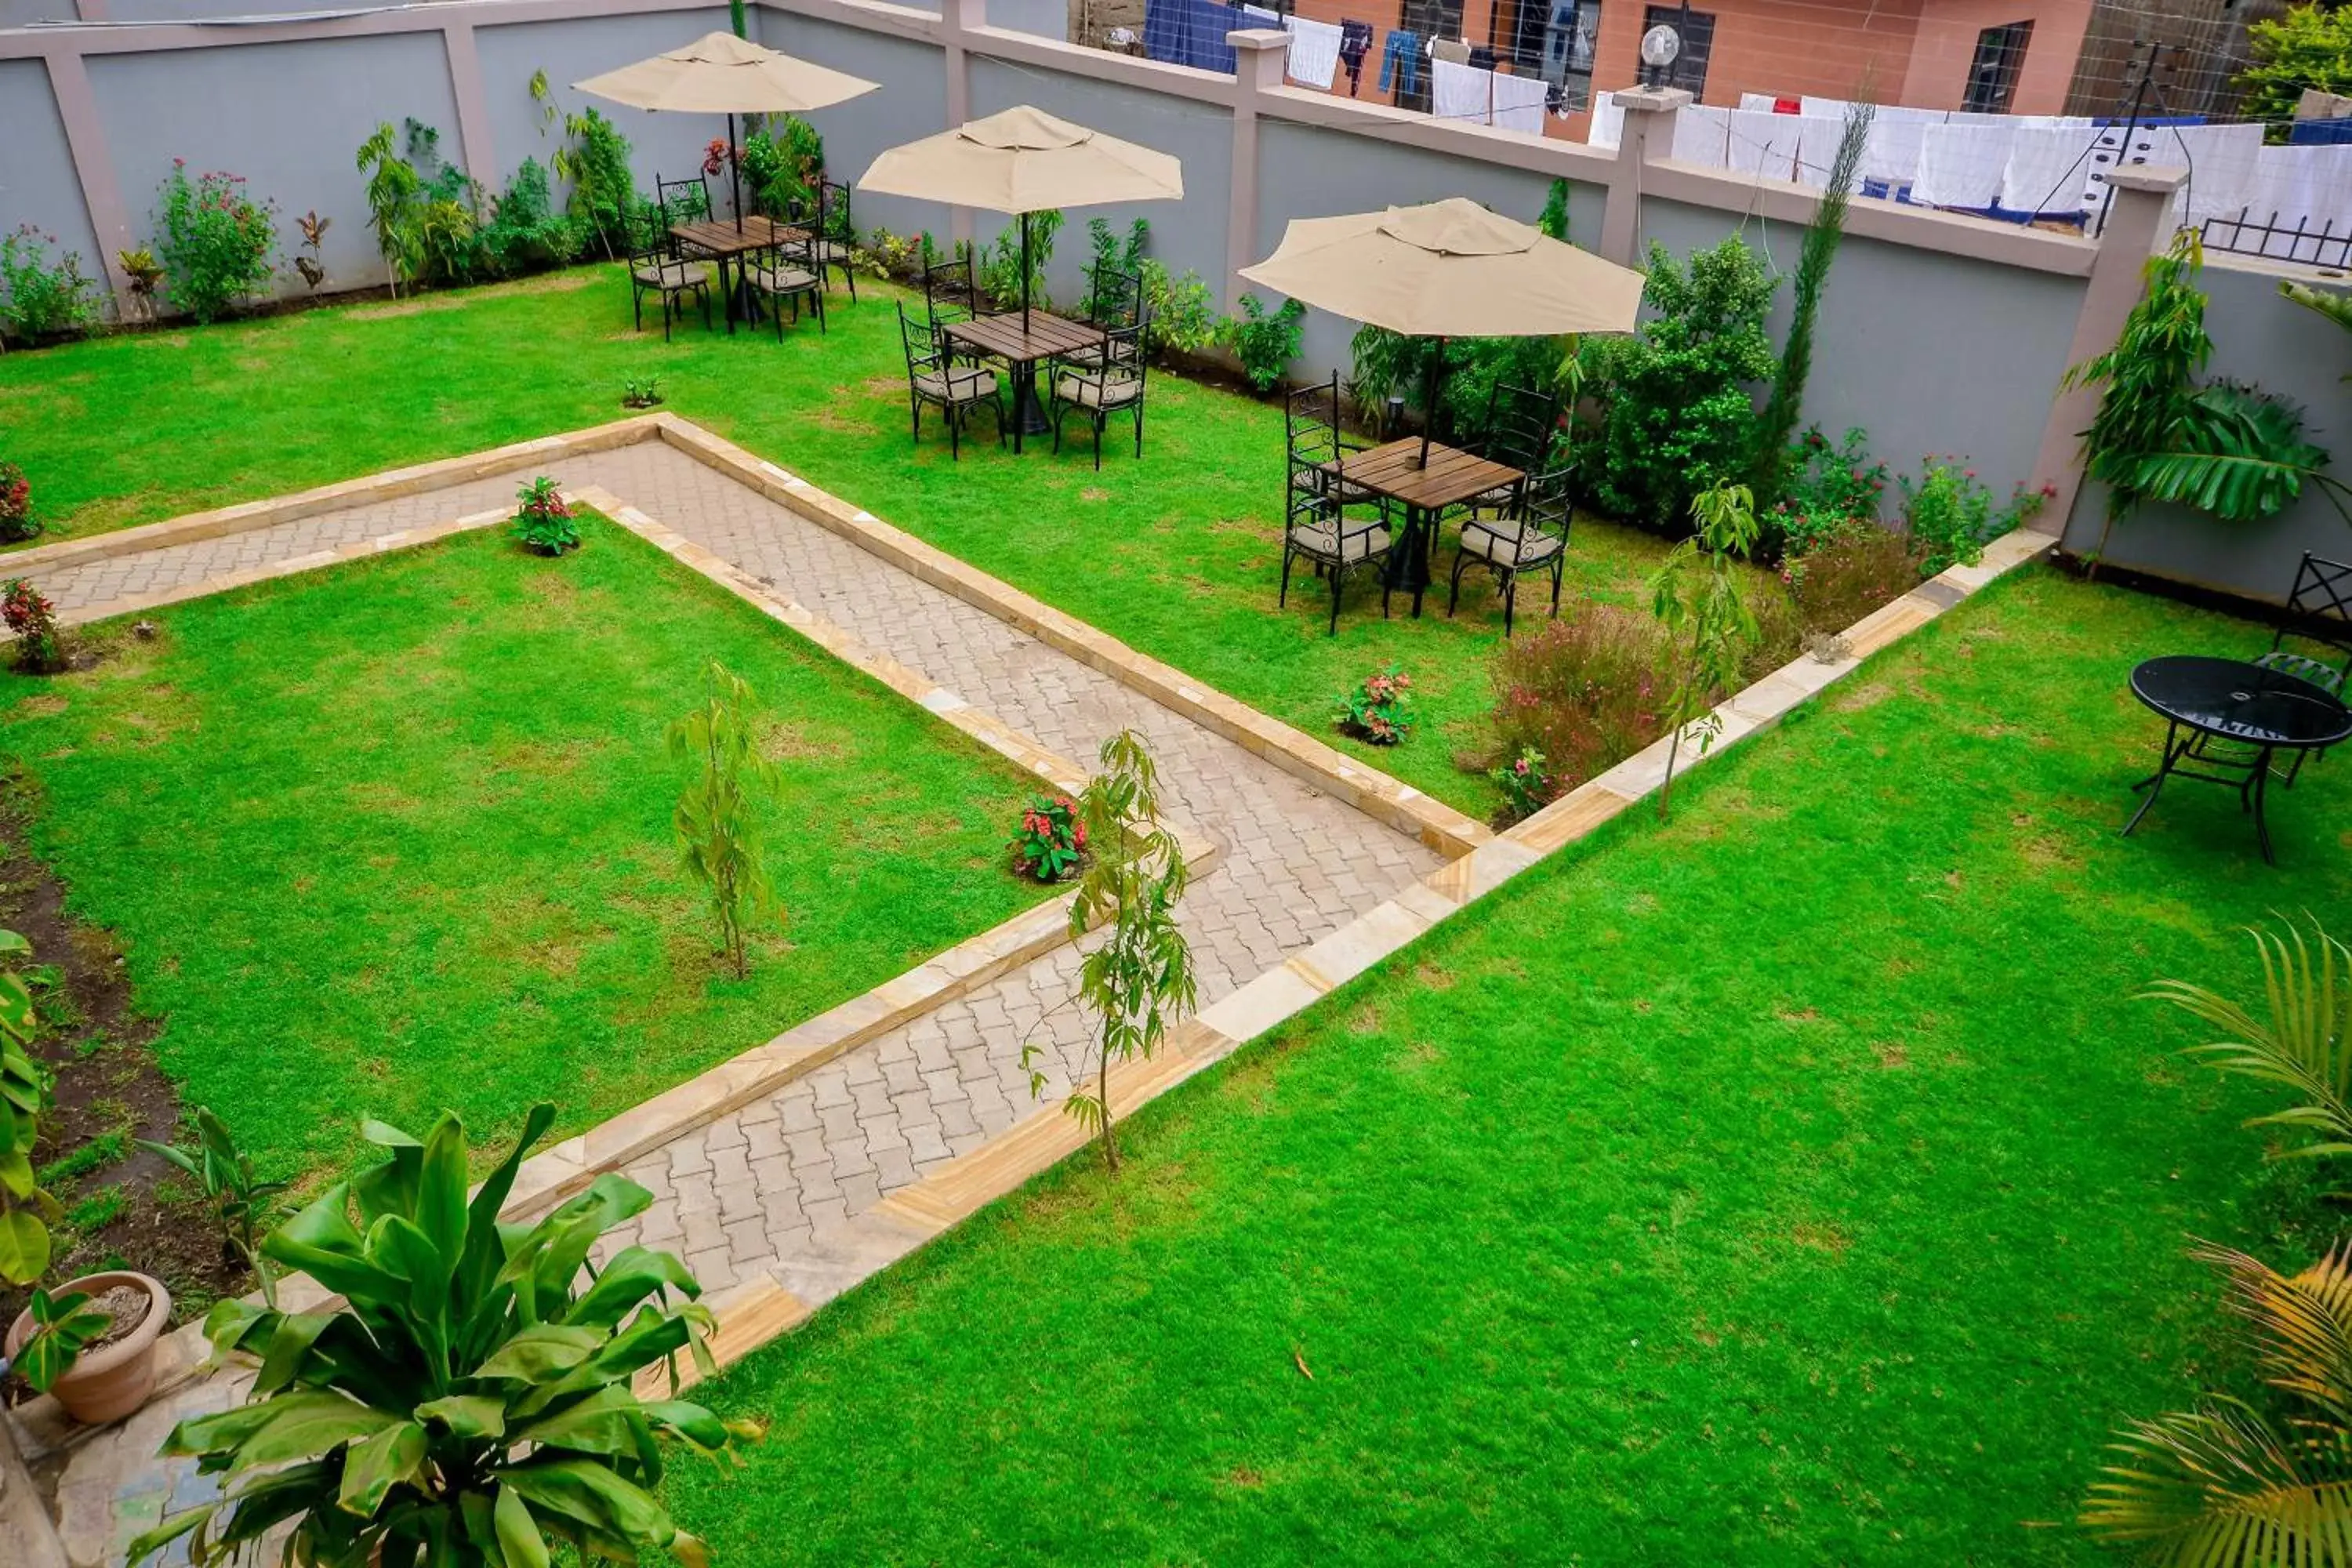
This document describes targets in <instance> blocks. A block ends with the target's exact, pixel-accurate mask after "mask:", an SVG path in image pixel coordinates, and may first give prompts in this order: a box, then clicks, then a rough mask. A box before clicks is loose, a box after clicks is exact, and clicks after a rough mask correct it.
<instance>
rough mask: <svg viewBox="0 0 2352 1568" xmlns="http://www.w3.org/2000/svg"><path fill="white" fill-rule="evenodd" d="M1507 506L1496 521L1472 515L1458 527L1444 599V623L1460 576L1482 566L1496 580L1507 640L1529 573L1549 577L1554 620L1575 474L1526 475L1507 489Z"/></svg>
mask: <svg viewBox="0 0 2352 1568" xmlns="http://www.w3.org/2000/svg"><path fill="white" fill-rule="evenodd" d="M1512 490H1513V492H1514V493H1513V496H1512V500H1511V505H1510V506H1509V507H1508V508H1507V510H1505V511H1504V513H1503V514H1502V515H1501V516H1500V517H1483V516H1476V515H1473V516H1472V517H1471V518H1469V519H1468V520H1467V521H1465V522H1464V523H1463V525H1462V537H1461V539H1460V541H1459V542H1458V544H1457V547H1456V548H1455V550H1454V581H1453V584H1452V586H1451V589H1450V591H1449V592H1448V593H1447V595H1446V598H1445V613H1446V615H1447V616H1448V617H1451V616H1453V614H1454V607H1455V606H1456V605H1459V604H1460V603H1461V602H1462V574H1463V572H1464V571H1465V569H1466V568H1468V567H1471V566H1484V567H1486V569H1487V570H1488V571H1490V572H1492V573H1493V574H1495V582H1496V586H1497V587H1498V588H1499V589H1501V591H1502V595H1503V635H1504V636H1505V637H1509V636H1510V635H1511V620H1512V616H1513V615H1514V613H1515V612H1516V611H1517V607H1518V594H1519V578H1520V577H1521V576H1522V575H1524V574H1528V573H1531V572H1534V573H1549V574H1550V576H1551V613H1552V615H1553V616H1554V617H1555V618H1556V617H1558V616H1559V585H1560V579H1561V577H1562V576H1563V575H1565V574H1566V572H1567V569H1568V531H1569V526H1570V523H1572V522H1574V521H1575V520H1576V493H1575V489H1574V473H1573V471H1572V470H1571V469H1570V468H1553V469H1550V470H1549V471H1547V472H1544V473H1540V474H1529V475H1528V477H1527V478H1525V479H1521V480H1520V481H1519V482H1518V483H1517V485H1514V486H1513V487H1512Z"/></svg>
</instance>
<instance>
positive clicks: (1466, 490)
mask: <svg viewBox="0 0 2352 1568" xmlns="http://www.w3.org/2000/svg"><path fill="white" fill-rule="evenodd" d="M1422 450H1423V448H1422V444H1421V437H1418V436H1409V437H1405V438H1404V439H1403V440H1402V441H1391V442H1389V443H1388V444H1387V445H1386V446H1382V447H1372V448H1371V449H1370V450H1369V451H1363V452H1350V453H1349V454H1348V456H1347V457H1345V458H1339V459H1337V460H1336V461H1333V462H1329V463H1326V464H1325V465H1323V466H1324V467H1325V468H1330V469H1334V470H1336V471H1337V472H1338V474H1339V477H1340V478H1341V479H1345V480H1347V481H1348V483H1349V484H1351V485H1355V486H1358V487H1360V489H1367V490H1370V491H1371V492H1372V493H1373V494H1375V495H1383V496H1387V497H1388V498H1389V499H1391V500H1398V501H1402V502H1403V503H1404V520H1405V521H1404V534H1405V536H1404V539H1403V540H1402V544H1403V548H1402V549H1401V550H1394V551H1391V552H1390V553H1389V564H1388V572H1387V586H1389V587H1391V588H1406V589H1411V590H1412V613H1413V616H1414V618H1415V619H1419V618H1420V616H1421V595H1422V594H1423V591H1424V590H1426V589H1427V588H1428V586H1429V546H1430V540H1431V538H1432V536H1433V535H1434V534H1435V533H1436V531H1437V514H1438V513H1439V512H1440V511H1443V510H1444V509H1445V508H1447V507H1449V506H1458V505H1460V504H1461V503H1462V502H1464V501H1465V500H1472V499H1474V498H1475V497H1478V496H1482V495H1485V494H1486V493H1487V492H1488V491H1489V490H1499V489H1509V488H1510V487H1511V486H1513V485H1516V484H1517V483H1518V482H1519V480H1520V479H1524V478H1526V476H1525V475H1524V474H1522V473H1521V472H1520V471H1519V470H1518V469H1517V468H1510V467H1508V466H1507V465H1505V464H1502V463H1497V462H1495V461H1493V460H1491V459H1489V458H1482V457H1480V456H1478V455H1477V454H1476V453H1475V452H1465V451H1463V450H1462V449H1461V448H1460V447H1448V446H1446V445H1445V444H1444V442H1441V441H1432V442H1431V443H1430V444H1429V447H1428V452H1429V461H1428V462H1427V463H1426V464H1424V463H1423V461H1422Z"/></svg>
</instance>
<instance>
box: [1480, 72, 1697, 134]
mask: <svg viewBox="0 0 2352 1568" xmlns="http://www.w3.org/2000/svg"><path fill="white" fill-rule="evenodd" d="M1487 74H1488V81H1489V85H1490V86H1491V87H1492V89H1494V94H1495V124H1496V126H1497V127H1499V128H1500V129H1502V130H1505V131H1517V132H1520V133H1521V134H1522V135H1527V136H1540V135H1542V134H1543V117H1544V98H1545V95H1546V94H1547V93H1548V92H1549V90H1550V89H1551V84H1550V83H1549V82H1548V81H1546V80H1544V79H1543V78H1541V77H1539V76H1511V75H1507V74H1505V73H1503V72H1499V71H1491V72H1489V73H1487ZM1684 112H1685V113H1688V112H1689V110H1684Z"/></svg>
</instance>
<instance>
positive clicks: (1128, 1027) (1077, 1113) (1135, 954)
mask: <svg viewBox="0 0 2352 1568" xmlns="http://www.w3.org/2000/svg"><path fill="white" fill-rule="evenodd" d="M1097 760H1098V762H1099V763H1100V764H1101V769H1102V771H1101V772H1099V773H1096V774H1095V776H1094V777H1093V778H1091V779H1089V780H1087V787H1086V789H1085V791H1084V792H1083V793H1081V794H1080V795H1079V796H1078V815H1079V816H1080V817H1081V818H1083V819H1084V821H1085V822H1086V825H1087V839H1088V841H1089V842H1090V844H1091V845H1092V847H1093V852H1094V858H1093V859H1092V860H1091V861H1090V862H1089V863H1088V864H1087V868H1086V870H1085V871H1084V873H1083V874H1081V875H1080V877H1079V879H1078V889H1077V892H1076V896H1075V897H1074V898H1073V899H1072V900H1071V902H1070V934H1071V936H1072V937H1073V938H1078V937H1083V936H1085V935H1086V934H1087V932H1088V931H1092V930H1094V929H1095V927H1097V925H1099V926H1101V927H1102V928H1103V932H1102V936H1101V939H1100V940H1099V941H1098V942H1096V944H1095V945H1094V947H1093V948H1092V949H1090V950H1088V951H1087V954H1086V957H1085V958H1084V960H1083V961H1082V962H1081V963H1080V965H1079V970H1078V994H1077V1000H1078V1003H1079V1005H1082V1006H1083V1007H1085V1008H1086V1010H1087V1012H1088V1013H1090V1014H1092V1015H1093V1018H1094V1028H1093V1031H1092V1033H1091V1035H1090V1036H1089V1037H1088V1040H1087V1049H1086V1053H1085V1056H1084V1057H1083V1058H1082V1059H1081V1061H1080V1064H1079V1069H1078V1071H1077V1072H1076V1074H1075V1075H1074V1076H1075V1077H1076V1085H1075V1087H1073V1088H1072V1089H1071V1091H1070V1095H1069V1098H1068V1099H1067V1100H1065V1101H1064V1110H1066V1111H1067V1112H1068V1114H1069V1115H1070V1116H1071V1117H1072V1118H1073V1119H1074V1120H1075V1121H1077V1122H1078V1124H1079V1125H1080V1126H1082V1127H1085V1128H1086V1129H1087V1131H1091V1132H1095V1133H1098V1134H1099V1135H1100V1136H1101V1138H1102V1150H1103V1163H1104V1164H1105V1165H1107V1166H1108V1167H1109V1168H1110V1169H1111V1170H1113V1171H1116V1170H1118V1138H1117V1135H1116V1133H1115V1132H1114V1131H1113V1126H1112V1115H1111V1105H1110V1069H1111V1066H1112V1064H1113V1063H1115V1062H1120V1061H1124V1060H1126V1059H1127V1058H1129V1057H1137V1056H1140V1057H1146V1058H1148V1057H1150V1055H1151V1053H1152V1052H1153V1051H1155V1050H1157V1049H1158V1048H1159V1047H1160V1042H1161V1041H1162V1040H1163V1039H1165V1038H1166V1037H1167V1033H1168V1027H1169V1026H1170V1025H1171V1024H1173V1023H1175V1022H1177V1021H1178V1019H1180V1018H1181V1016H1183V1015H1185V1014H1187V1013H1190V1012H1192V1009H1193V1008H1194V1007H1195V1006H1196V1005H1198V1003H1199V992H1198V989H1197V987H1196V985H1195V984H1194V980H1193V974H1192V943H1191V942H1187V941H1186V940H1185V937H1184V931H1183V928H1182V927H1181V926H1180V925H1178V924H1177V921H1176V905H1177V900H1180V899H1181V898H1182V897H1183V896H1184V889H1185V886H1186V883H1187V881H1188V880H1189V879H1190V873H1189V872H1188V871H1187V869H1186V868H1185V865H1184V851H1183V847H1182V846H1181V845H1180V844H1179V843H1178V842H1177V839H1176V836H1175V834H1174V833H1172V832H1171V831H1170V830H1169V829H1168V828H1167V827H1166V826H1163V825H1162V823H1161V821H1160V775H1159V771H1158V769H1157V768H1156V767H1154V765H1153V764H1152V761H1151V756H1150V752H1147V751H1146V750H1145V749H1144V745H1143V738H1142V737H1141V736H1140V735H1138V734H1137V733H1136V732H1135V731H1132V730H1122V731H1119V732H1118V734H1116V735H1113V736H1112V737H1111V738H1110V739H1109V740H1108V741H1105V742H1103V743H1102V751H1101V752H1100V754H1099V757H1098V758H1097ZM1038 1055H1039V1047H1038V1046H1037V1044H1036V1042H1035V1040H1034V1037H1033V1038H1031V1039H1029V1040H1024V1042H1022V1047H1021V1065H1022V1067H1023V1068H1024V1069H1025V1070H1026V1071H1027V1072H1028V1074H1029V1092H1030V1093H1031V1094H1032V1095H1040V1094H1043V1093H1044V1092H1045V1074H1044V1072H1042V1071H1041V1070H1040V1069H1039V1068H1038V1067H1037V1058H1038ZM1087 1079H1093V1080H1094V1087H1093V1088H1092V1089H1088V1088H1087Z"/></svg>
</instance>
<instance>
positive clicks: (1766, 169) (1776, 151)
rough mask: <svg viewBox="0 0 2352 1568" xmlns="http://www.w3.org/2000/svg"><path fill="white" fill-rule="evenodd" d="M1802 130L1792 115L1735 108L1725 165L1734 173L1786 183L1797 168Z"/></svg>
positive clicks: (1732, 111) (1732, 112)
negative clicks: (1798, 143) (1754, 175)
mask: <svg viewBox="0 0 2352 1568" xmlns="http://www.w3.org/2000/svg"><path fill="white" fill-rule="evenodd" d="M1800 129H1801V127H1800V126H1799V125H1798V123H1797V117H1796V116H1795V115H1793V114H1775V113H1773V112H1772V111H1771V110H1755V109H1735V110H1731V113H1730V125H1729V140H1730V146H1729V148H1728V149H1727V159H1726V162H1725V163H1724V165H1723V166H1724V167H1725V168H1727V169H1729V170H1730V171H1731V172H1732V173H1733V174H1762V175H1764V176H1765V177H1766V178H1768V179H1774V180H1785V179H1787V178H1789V176H1790V174H1791V173H1792V172H1794V170H1795V168H1796V163H1797V140H1798V133H1799V131H1800Z"/></svg>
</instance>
